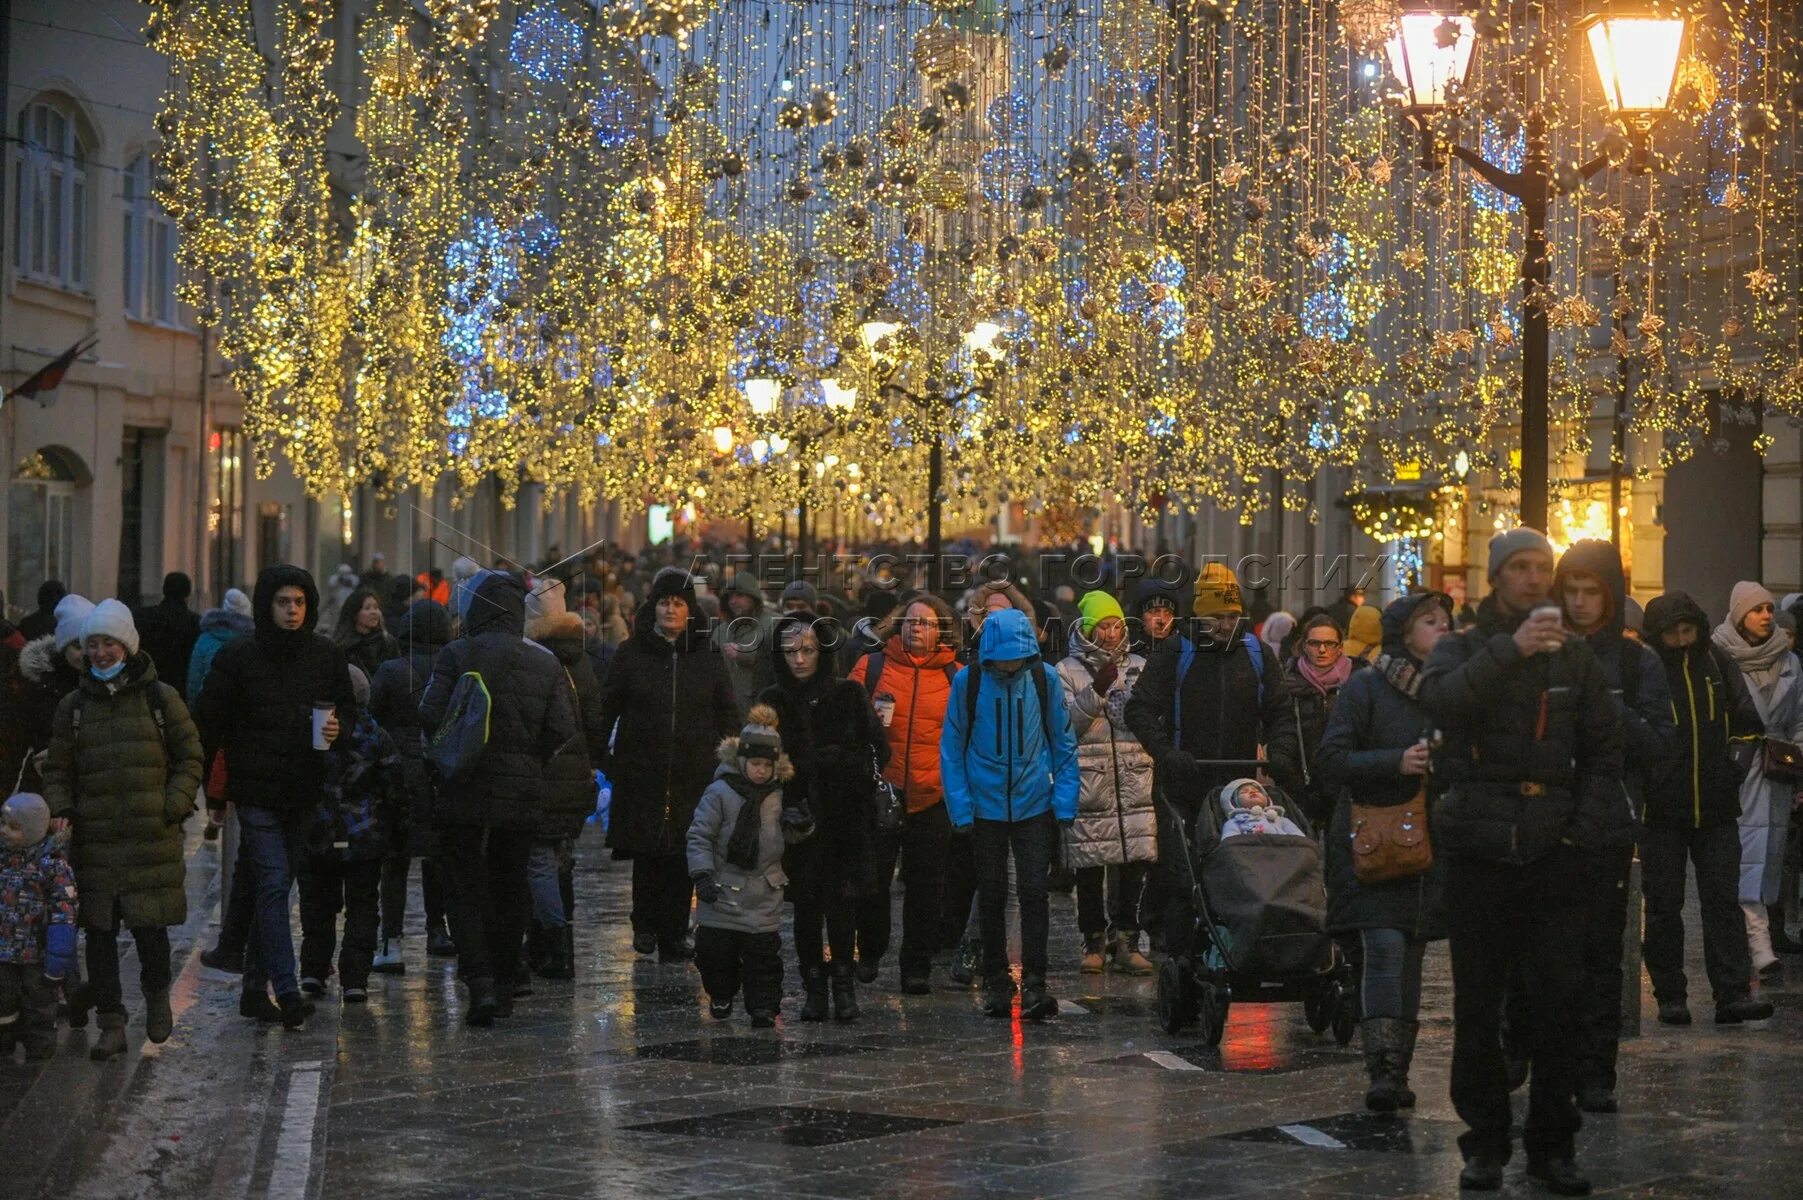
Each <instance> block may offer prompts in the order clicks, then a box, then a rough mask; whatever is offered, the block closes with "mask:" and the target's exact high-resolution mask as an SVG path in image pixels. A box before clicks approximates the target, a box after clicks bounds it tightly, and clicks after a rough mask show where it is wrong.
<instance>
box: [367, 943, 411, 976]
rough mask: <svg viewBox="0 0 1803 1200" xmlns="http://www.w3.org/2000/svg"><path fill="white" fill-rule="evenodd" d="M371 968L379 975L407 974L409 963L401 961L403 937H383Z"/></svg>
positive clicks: (372, 960) (370, 964)
mask: <svg viewBox="0 0 1803 1200" xmlns="http://www.w3.org/2000/svg"><path fill="white" fill-rule="evenodd" d="M369 969H370V970H372V971H374V972H375V973H376V974H378V975H405V974H406V973H407V964H406V963H404V962H402V961H401V939H400V938H383V939H382V943H381V945H380V946H378V947H377V948H376V956H375V957H374V958H373V959H371V960H370V963H369Z"/></svg>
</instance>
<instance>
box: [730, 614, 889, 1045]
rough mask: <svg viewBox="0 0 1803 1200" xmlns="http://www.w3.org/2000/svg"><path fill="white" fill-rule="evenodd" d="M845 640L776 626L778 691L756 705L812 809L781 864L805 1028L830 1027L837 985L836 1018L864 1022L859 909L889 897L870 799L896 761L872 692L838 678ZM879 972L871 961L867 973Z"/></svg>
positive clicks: (817, 620)
mask: <svg viewBox="0 0 1803 1200" xmlns="http://www.w3.org/2000/svg"><path fill="white" fill-rule="evenodd" d="M840 639H841V635H840V630H839V626H838V623H837V622H835V621H833V620H832V619H831V618H829V617H814V616H812V614H810V613H807V612H802V611H796V612H792V613H784V614H783V615H782V616H780V617H778V618H777V619H776V625H775V628H774V629H773V630H772V632H771V672H772V674H773V675H774V676H775V677H776V682H775V683H774V684H773V685H771V686H770V687H768V688H766V689H765V690H764V692H763V694H762V695H761V696H759V697H758V702H759V703H760V704H764V705H768V706H769V707H770V708H771V709H772V710H774V711H775V713H776V714H777V718H778V722H777V724H778V727H779V728H780V729H781V730H782V735H783V748H784V750H785V752H786V753H787V754H788V757H789V761H790V762H792V763H793V764H794V765H795V778H794V780H793V781H792V782H791V783H790V784H789V785H788V788H787V791H788V800H787V804H788V805H789V807H791V808H801V809H805V810H806V811H807V812H808V813H809V814H810V815H811V816H812V818H813V822H814V829H815V833H814V836H813V837H811V838H809V839H808V840H807V841H806V842H804V843H800V844H797V845H795V846H792V847H791V848H790V850H789V852H788V854H787V855H786V856H785V857H784V860H783V870H784V873H785V874H787V875H788V877H789V887H788V899H789V901H790V903H792V904H794V906H795V954H796V958H797V959H798V960H799V961H800V964H801V977H802V983H803V987H804V990H805V992H806V995H807V1000H806V1003H805V1004H804V1005H803V1007H802V1010H801V1019H802V1020H804V1021H823V1020H825V1019H826V1017H827V993H828V988H829V983H830V988H831V993H832V1015H833V1016H834V1017H835V1019H837V1020H839V1021H855V1020H857V1018H858V1016H859V1009H858V999H857V981H856V974H855V965H854V959H855V957H856V953H857V949H856V945H857V933H858V908H859V904H860V903H861V902H863V901H865V900H868V899H869V898H871V897H872V896H874V895H876V894H877V893H878V892H879V891H880V890H882V889H881V881H879V880H878V879H877V866H878V864H879V863H880V862H882V861H884V860H883V858H882V855H881V854H880V852H879V847H878V838H877V830H876V824H875V811H876V809H875V804H874V803H873V800H872V793H873V789H874V778H873V777H874V776H875V774H876V773H877V772H879V771H880V770H881V769H882V767H883V766H884V765H885V764H887V763H888V761H889V754H890V750H889V742H888V739H887V738H886V737H885V736H884V735H883V726H882V722H881V721H880V720H878V719H877V715H876V712H875V710H874V709H873V707H872V706H871V701H870V697H869V696H868V695H866V694H865V691H864V689H863V688H862V687H860V686H858V685H857V684H855V683H852V682H850V681H849V680H843V679H840V678H839V677H838V672H837V670H836V667H837V665H838V655H837V654H836V651H837V650H838V648H839V642H840ZM822 930H824V931H825V940H824V941H823V940H822ZM828 945H830V946H831V948H832V963H831V968H830V978H829V969H828V964H827V958H826V950H827V946H828ZM868 949H869V948H868V947H867V950H868ZM874 964H875V960H874V958H873V959H872V960H871V962H870V963H869V964H866V965H869V966H872V967H874ZM870 974H871V976H872V977H874V975H875V972H874V970H872V971H871V972H870Z"/></svg>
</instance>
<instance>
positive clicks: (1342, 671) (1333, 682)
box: [1296, 653, 1352, 696]
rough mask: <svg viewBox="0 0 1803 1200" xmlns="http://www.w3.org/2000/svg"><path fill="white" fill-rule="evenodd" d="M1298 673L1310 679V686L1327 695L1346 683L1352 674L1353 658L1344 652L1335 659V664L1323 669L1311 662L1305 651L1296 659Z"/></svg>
mask: <svg viewBox="0 0 1803 1200" xmlns="http://www.w3.org/2000/svg"><path fill="white" fill-rule="evenodd" d="M1296 673H1297V674H1298V675H1301V676H1302V678H1304V679H1306V680H1308V683H1309V686H1310V687H1312V688H1314V689H1315V690H1316V691H1317V692H1320V693H1321V694H1322V695H1323V696H1325V695H1327V693H1328V692H1330V691H1332V690H1333V689H1334V688H1337V687H1343V686H1344V685H1345V683H1346V680H1347V677H1349V676H1350V675H1351V674H1352V659H1351V657H1350V656H1349V655H1345V654H1342V655H1340V657H1338V658H1336V659H1335V660H1334V664H1333V666H1331V667H1329V668H1327V670H1325V671H1323V670H1320V669H1319V668H1317V667H1316V666H1315V664H1314V663H1312V662H1310V661H1309V658H1308V655H1307V654H1306V653H1304V654H1303V655H1302V656H1301V657H1299V658H1298V659H1297V660H1296Z"/></svg>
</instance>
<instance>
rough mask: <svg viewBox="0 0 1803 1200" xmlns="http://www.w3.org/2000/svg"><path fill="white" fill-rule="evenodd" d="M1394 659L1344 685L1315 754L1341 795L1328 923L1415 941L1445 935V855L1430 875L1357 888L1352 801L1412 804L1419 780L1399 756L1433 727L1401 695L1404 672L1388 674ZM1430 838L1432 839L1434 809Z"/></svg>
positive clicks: (1330, 848)
mask: <svg viewBox="0 0 1803 1200" xmlns="http://www.w3.org/2000/svg"><path fill="white" fill-rule="evenodd" d="M1391 661H1392V660H1389V659H1380V660H1379V668H1377V669H1372V670H1369V671H1355V672H1354V673H1353V676H1352V678H1351V679H1348V680H1347V681H1346V686H1345V687H1343V688H1341V689H1340V698H1339V702H1338V703H1336V704H1335V705H1334V710H1333V716H1332V717H1331V718H1329V719H1328V722H1327V728H1326V729H1325V730H1324V731H1323V734H1322V737H1321V746H1320V750H1319V752H1318V753H1317V754H1316V756H1315V763H1316V767H1317V769H1318V770H1319V771H1320V774H1321V777H1322V779H1323V780H1324V781H1325V783H1326V784H1327V786H1328V788H1329V789H1331V790H1332V792H1334V793H1335V794H1336V795H1337V799H1336V800H1335V803H1334V808H1333V817H1332V820H1331V822H1330V823H1329V826H1328V834H1327V924H1328V928H1329V929H1330V930H1331V931H1332V932H1334V933H1342V932H1347V931H1350V930H1358V929H1401V930H1404V931H1406V932H1408V933H1409V934H1410V935H1412V936H1414V937H1417V938H1422V939H1435V938H1443V937H1445V936H1446V915H1445V911H1444V905H1443V902H1442V895H1443V891H1444V887H1445V879H1446V859H1445V857H1444V856H1443V855H1438V854H1436V855H1435V856H1434V865H1433V867H1432V868H1431V869H1430V870H1429V871H1427V873H1426V874H1423V875H1417V876H1415V877H1414V878H1412V879H1397V880H1392V881H1390V882H1388V883H1360V882H1359V881H1358V878H1357V876H1356V875H1355V874H1354V873H1353V869H1352V805H1353V802H1354V801H1356V802H1358V803H1359V804H1375V805H1392V804H1404V803H1407V802H1408V801H1410V800H1412V799H1414V798H1415V795H1416V793H1417V791H1418V790H1419V788H1420V786H1421V777H1420V776H1417V775H1404V774H1403V773H1402V752H1403V751H1404V750H1406V749H1408V748H1409V747H1410V746H1412V745H1414V744H1415V743H1416V742H1419V741H1420V740H1421V739H1422V738H1424V737H1426V736H1428V734H1429V733H1430V732H1431V730H1432V728H1433V722H1432V721H1430V720H1429V719H1428V715H1427V712H1426V710H1425V709H1423V708H1422V707H1421V705H1420V703H1419V702H1417V700H1416V699H1415V698H1414V697H1411V696H1409V695H1408V694H1407V693H1406V692H1404V691H1403V688H1404V687H1407V686H1410V684H1409V683H1408V682H1407V675H1406V673H1404V672H1400V671H1399V672H1398V673H1397V681H1395V682H1393V681H1392V679H1391V678H1388V677H1386V669H1387V668H1389V667H1390V664H1391ZM1401 661H1402V662H1404V663H1407V664H1408V665H1409V666H1410V667H1411V668H1414V667H1415V664H1413V663H1412V662H1411V661H1410V660H1408V659H1406V658H1405V659H1402V660H1401ZM1417 678H1418V677H1417ZM1428 836H1429V839H1430V840H1431V839H1432V837H1433V823H1432V809H1431V807H1430V809H1429V827H1428Z"/></svg>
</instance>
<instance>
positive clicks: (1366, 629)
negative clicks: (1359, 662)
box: [1346, 604, 1384, 658]
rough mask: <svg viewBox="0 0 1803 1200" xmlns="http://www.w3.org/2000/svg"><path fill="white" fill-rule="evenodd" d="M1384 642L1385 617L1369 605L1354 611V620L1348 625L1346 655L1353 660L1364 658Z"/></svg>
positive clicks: (1360, 606)
mask: <svg viewBox="0 0 1803 1200" xmlns="http://www.w3.org/2000/svg"><path fill="white" fill-rule="evenodd" d="M1383 640H1384V619H1383V615H1382V614H1381V613H1379V612H1378V611H1377V609H1375V608H1373V607H1372V606H1371V605H1369V604H1361V605H1359V606H1358V607H1357V608H1355V609H1353V610H1352V620H1350V621H1348V622H1347V623H1346V653H1347V654H1349V655H1351V656H1352V657H1353V658H1364V657H1365V656H1366V655H1367V654H1369V653H1370V652H1371V651H1372V650H1374V649H1375V648H1376V647H1377V646H1379V645H1380V644H1382V642H1383Z"/></svg>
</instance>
